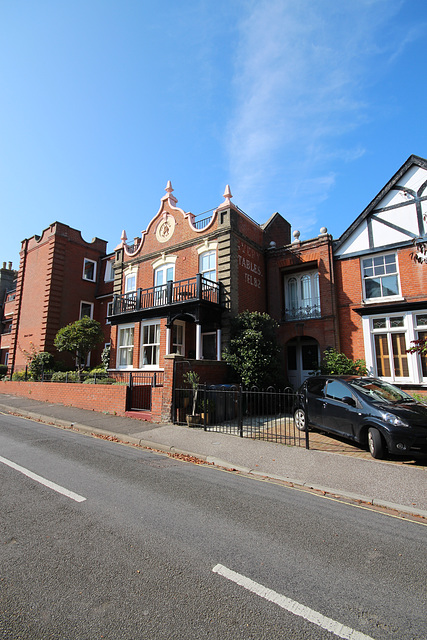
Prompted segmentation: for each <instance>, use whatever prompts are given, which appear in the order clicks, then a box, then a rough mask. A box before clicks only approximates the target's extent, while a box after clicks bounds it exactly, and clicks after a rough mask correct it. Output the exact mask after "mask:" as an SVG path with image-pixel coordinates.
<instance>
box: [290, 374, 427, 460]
mask: <svg viewBox="0 0 427 640" xmlns="http://www.w3.org/2000/svg"><path fill="white" fill-rule="evenodd" d="M294 421H295V426H296V427H297V429H299V430H300V431H305V430H306V429H308V428H309V427H312V428H314V429H320V430H321V431H327V432H330V433H334V434H337V435H339V436H342V437H344V438H349V439H351V440H354V441H355V442H358V443H359V444H361V445H362V446H366V445H367V446H368V447H369V451H370V452H371V455H372V456H373V457H374V458H382V457H383V456H384V454H385V453H386V451H388V453H390V454H398V455H411V456H413V455H416V454H420V453H422V454H426V453H427V406H426V405H424V404H422V403H420V402H417V401H416V400H415V399H414V398H413V397H412V396H410V395H408V394H407V393H405V392H404V391H402V390H401V389H398V388H397V387H395V386H394V385H392V384H389V383H388V382H384V381H383V380H379V379H378V378H368V377H361V376H313V377H310V378H307V380H306V381H305V382H304V383H303V384H302V386H301V387H300V388H299V390H298V392H297V399H296V403H295V406H294Z"/></svg>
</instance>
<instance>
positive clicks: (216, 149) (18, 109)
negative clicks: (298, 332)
mask: <svg viewBox="0 0 427 640" xmlns="http://www.w3.org/2000/svg"><path fill="white" fill-rule="evenodd" d="M426 34H427V2H425V0H259V1H254V2H252V1H248V0H246V1H244V0H242V1H241V0H179V2H178V1H176V0H175V1H171V0H162V2H159V3H156V2H148V0H72V1H71V0H68V1H67V0H61V1H58V0H0V216H1V233H0V244H1V246H0V262H2V261H4V260H6V261H9V260H12V261H13V263H14V266H17V264H18V252H19V249H20V242H21V240H22V239H24V238H27V237H31V236H32V235H34V234H40V233H41V231H42V230H43V229H44V228H46V227H47V226H49V224H50V223H52V222H54V221H56V220H58V221H61V222H64V223H66V224H69V225H70V226H72V227H75V228H77V229H80V230H81V231H82V235H83V237H84V238H85V239H86V240H91V239H92V237H94V236H98V237H100V238H103V239H105V240H108V243H109V244H108V248H109V250H110V251H112V250H113V249H114V247H115V246H116V245H117V244H118V243H119V240H120V235H121V231H122V229H123V228H124V229H126V232H127V235H128V237H129V238H133V237H134V236H136V235H139V234H140V232H141V231H142V230H143V229H145V228H146V226H147V224H148V222H149V221H150V220H151V218H152V217H153V216H154V215H155V213H156V212H157V210H158V207H159V203H160V198H161V197H162V196H163V195H164V188H165V186H166V183H167V181H168V180H171V181H172V185H173V187H174V189H175V192H174V195H176V197H177V198H178V206H181V207H182V208H183V209H184V210H185V211H192V212H193V213H194V214H198V213H200V212H203V211H206V210H208V209H211V208H213V207H216V206H217V205H218V204H220V203H221V202H222V200H223V199H222V194H223V191H224V187H225V185H226V184H227V183H229V184H230V186H231V190H232V193H233V195H234V202H235V203H236V204H237V205H238V206H240V207H241V208H242V209H243V210H244V211H246V212H247V213H248V214H249V215H250V216H251V217H253V218H254V219H255V220H257V221H258V222H260V223H263V222H265V221H267V220H268V218H269V217H270V215H271V214H272V213H274V212H275V211H279V212H280V213H281V214H282V215H283V216H284V217H285V218H286V219H287V220H289V222H290V223H291V224H292V227H293V229H294V230H295V229H299V230H300V231H301V239H308V238H310V237H313V236H316V235H317V234H318V232H319V229H320V227H321V226H326V227H327V228H328V231H329V232H330V233H332V234H333V236H334V237H336V238H338V237H339V236H340V235H341V234H342V233H343V231H344V230H345V229H346V228H347V227H348V226H349V225H350V223H351V222H352V221H353V219H354V218H355V217H356V216H357V215H358V214H359V213H360V212H361V211H362V210H363V209H364V207H365V206H366V205H367V204H368V203H369V202H370V201H371V200H372V198H373V197H374V196H375V195H376V194H377V192H378V191H379V190H380V189H381V188H382V187H383V186H384V184H385V183H386V182H387V181H388V180H389V178H391V176H392V175H393V174H394V173H395V172H396V171H397V170H398V169H399V167H400V166H401V165H402V164H403V162H404V161H405V160H406V159H407V158H408V156H410V155H411V154H412V153H414V154H416V155H419V156H422V157H427V136H426V113H427V88H426V87H427V82H426V80H427V77H426V76H427V73H426V53H427V51H426V49H427V38H426Z"/></svg>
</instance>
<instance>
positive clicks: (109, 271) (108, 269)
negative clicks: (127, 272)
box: [104, 260, 114, 282]
mask: <svg viewBox="0 0 427 640" xmlns="http://www.w3.org/2000/svg"><path fill="white" fill-rule="evenodd" d="M113 280H114V263H113V261H112V260H107V261H106V264H105V274H104V282H112V281H113Z"/></svg>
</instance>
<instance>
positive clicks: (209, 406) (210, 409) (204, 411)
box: [200, 398, 215, 424]
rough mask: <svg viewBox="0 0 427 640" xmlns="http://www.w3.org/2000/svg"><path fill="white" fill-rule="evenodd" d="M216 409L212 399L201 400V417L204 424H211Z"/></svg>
mask: <svg viewBox="0 0 427 640" xmlns="http://www.w3.org/2000/svg"><path fill="white" fill-rule="evenodd" d="M214 409H215V404H214V402H213V401H212V400H209V399H208V398H206V400H201V401H200V411H201V414H200V417H201V419H202V423H203V424H211V420H212V419H213V413H214Z"/></svg>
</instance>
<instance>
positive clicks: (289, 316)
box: [284, 302, 321, 322]
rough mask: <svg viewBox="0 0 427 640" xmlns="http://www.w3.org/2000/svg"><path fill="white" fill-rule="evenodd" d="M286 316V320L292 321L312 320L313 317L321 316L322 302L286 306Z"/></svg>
mask: <svg viewBox="0 0 427 640" xmlns="http://www.w3.org/2000/svg"><path fill="white" fill-rule="evenodd" d="M284 316H285V321H286V322H290V321H292V320H294V321H295V320H311V319H312V318H320V317H321V313H320V302H319V303H315V304H308V305H304V306H301V307H291V308H289V309H288V308H286V309H285V313H284Z"/></svg>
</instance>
